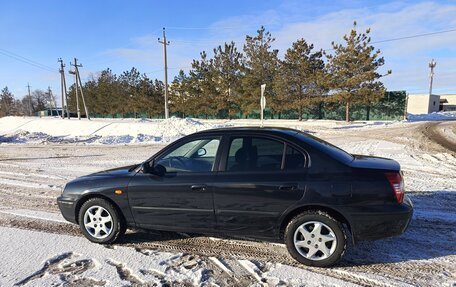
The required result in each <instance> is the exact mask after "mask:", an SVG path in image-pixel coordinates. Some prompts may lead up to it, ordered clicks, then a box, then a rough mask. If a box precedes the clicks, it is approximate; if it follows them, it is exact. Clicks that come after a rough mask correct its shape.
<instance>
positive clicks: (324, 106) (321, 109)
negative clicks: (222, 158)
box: [91, 91, 406, 121]
mask: <svg viewBox="0 0 456 287" xmlns="http://www.w3.org/2000/svg"><path fill="white" fill-rule="evenodd" d="M405 104H406V93H405V91H395V92H386V93H385V96H384V97H383V98H382V99H381V100H380V101H378V102H376V103H374V104H371V105H351V106H350V120H352V121H358V120H401V119H403V118H404V110H405ZM170 115H171V116H177V117H182V116H183V115H182V114H181V113H171V114H170ZM185 116H186V117H194V118H203V119H205V118H207V119H214V118H225V119H226V118H228V113H227V111H220V112H219V113H218V114H217V115H216V116H207V115H204V114H198V115H185ZM264 116H265V118H266V119H271V118H274V119H298V118H299V114H298V111H297V110H289V111H285V112H282V113H273V112H272V111H271V109H269V108H266V110H265V112H264ZM91 117H93V118H150V115H149V114H147V113H134V112H130V113H116V114H91ZM241 117H242V118H251V119H258V118H259V117H260V113H259V110H258V111H256V112H253V113H251V114H249V115H247V116H245V115H241V114H240V113H239V114H237V115H234V116H233V117H232V118H234V119H236V118H241ZM153 118H163V115H155V116H153ZM302 118H303V119H304V120H305V119H325V120H345V105H344V104H339V103H329V102H321V103H319V104H317V105H314V106H311V107H307V108H305V109H304V111H303V114H302Z"/></svg>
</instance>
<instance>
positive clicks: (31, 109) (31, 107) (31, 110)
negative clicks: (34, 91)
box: [26, 83, 33, 116]
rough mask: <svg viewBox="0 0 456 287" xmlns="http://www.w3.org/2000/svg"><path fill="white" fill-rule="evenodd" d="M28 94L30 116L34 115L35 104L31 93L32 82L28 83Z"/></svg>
mask: <svg viewBox="0 0 456 287" xmlns="http://www.w3.org/2000/svg"><path fill="white" fill-rule="evenodd" d="M26 87H27V89H28V96H29V105H30V116H33V105H32V96H31V95H30V84H29V83H27V86H26Z"/></svg>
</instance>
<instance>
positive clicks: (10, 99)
mask: <svg viewBox="0 0 456 287" xmlns="http://www.w3.org/2000/svg"><path fill="white" fill-rule="evenodd" d="M13 114H14V96H13V94H12V93H11V92H10V91H9V89H8V87H4V88H3V89H2V91H1V93H0V117H5V116H11V115H13Z"/></svg>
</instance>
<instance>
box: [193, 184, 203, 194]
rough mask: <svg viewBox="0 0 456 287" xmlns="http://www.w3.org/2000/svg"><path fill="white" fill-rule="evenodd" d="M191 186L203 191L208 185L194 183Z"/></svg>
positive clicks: (194, 189) (195, 189)
mask: <svg viewBox="0 0 456 287" xmlns="http://www.w3.org/2000/svg"><path fill="white" fill-rule="evenodd" d="M190 188H191V189H192V190H193V191H199V192H203V191H206V188H207V186H206V185H205V184H194V185H192V186H191V187H190Z"/></svg>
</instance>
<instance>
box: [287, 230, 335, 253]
mask: <svg viewBox="0 0 456 287" xmlns="http://www.w3.org/2000/svg"><path fill="white" fill-rule="evenodd" d="M293 243H294V246H295V248H296V250H297V251H298V252H299V254H301V255H302V256H303V257H305V258H306V259H309V260H313V261H319V260H323V259H326V258H328V257H330V256H331V255H332V254H333V253H334V251H335V250H336V247H337V238H336V235H335V233H334V231H333V230H332V229H331V228H330V227H329V226H328V225H326V224H324V223H323V222H319V221H308V222H305V223H303V224H301V225H300V226H299V227H298V228H297V229H296V231H295V233H294V236H293Z"/></svg>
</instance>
